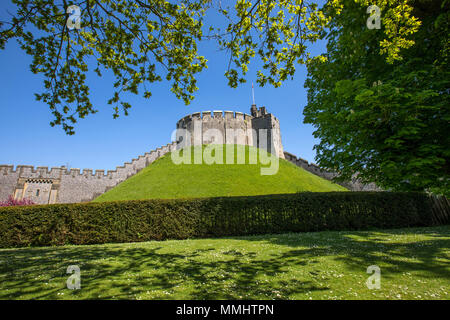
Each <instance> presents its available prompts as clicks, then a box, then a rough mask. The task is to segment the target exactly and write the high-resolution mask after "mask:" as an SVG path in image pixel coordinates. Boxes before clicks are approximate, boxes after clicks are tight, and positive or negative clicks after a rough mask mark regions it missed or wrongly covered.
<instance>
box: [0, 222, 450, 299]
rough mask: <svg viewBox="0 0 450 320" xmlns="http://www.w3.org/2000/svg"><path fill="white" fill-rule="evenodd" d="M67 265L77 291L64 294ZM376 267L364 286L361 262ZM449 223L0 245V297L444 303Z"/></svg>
mask: <svg viewBox="0 0 450 320" xmlns="http://www.w3.org/2000/svg"><path fill="white" fill-rule="evenodd" d="M69 265H78V266H79V267H80V268H81V289H80V290H69V289H67V288H66V280H67V278H68V276H69V274H66V269H67V267H68V266H69ZM370 265H378V266H379V267H380V268H381V289H380V290H369V289H368V288H367V286H366V284H365V283H366V280H367V278H368V277H369V274H367V273H366V270H367V267H368V266H370ZM449 290H450V226H443V227H431V228H415V229H398V230H382V231H370V232H314V233H296V234H294V233H290V234H281V235H264V236H250V237H233V238H222V239H198V240H171V241H163V242H156V241H155V242H144V243H126V244H105V245H92V246H65V247H47V248H23V249H2V250H0V299H31V298H33V299H86V298H87V299H97V298H100V299H449V298H450V291H449Z"/></svg>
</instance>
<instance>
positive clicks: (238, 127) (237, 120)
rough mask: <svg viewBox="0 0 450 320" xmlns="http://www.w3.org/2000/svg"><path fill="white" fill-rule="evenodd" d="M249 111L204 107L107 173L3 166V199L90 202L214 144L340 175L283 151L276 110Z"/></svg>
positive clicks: (351, 185)
mask: <svg viewBox="0 0 450 320" xmlns="http://www.w3.org/2000/svg"><path fill="white" fill-rule="evenodd" d="M250 112H251V114H252V115H249V114H244V113H242V112H233V111H225V112H223V111H213V112H211V111H203V112H196V113H192V114H190V115H187V116H185V117H184V118H182V119H181V120H179V121H178V122H177V134H176V141H175V142H172V143H169V144H167V145H165V146H163V147H161V148H158V149H156V150H153V151H151V152H147V153H145V154H144V155H141V156H139V157H137V158H136V159H132V161H130V162H126V163H124V165H122V166H119V167H117V168H116V169H115V170H110V171H107V172H106V173H105V171H104V170H96V171H95V173H94V171H93V170H92V169H84V170H83V171H81V170H80V169H74V168H72V169H70V170H67V169H66V168H64V167H59V168H51V169H48V167H37V168H34V167H33V166H23V165H19V166H17V168H16V169H15V170H14V166H12V165H0V201H1V200H5V199H7V198H8V197H9V196H10V195H13V196H14V197H15V198H16V199H22V198H24V197H25V198H28V199H31V200H32V201H33V202H35V203H38V204H47V203H76V202H87V201H91V200H93V199H95V198H96V197H98V196H99V195H101V194H103V193H105V192H106V191H108V190H109V189H111V188H113V187H115V186H116V185H117V184H119V183H121V182H122V181H124V180H126V179H128V178H129V177H131V176H133V175H135V174H136V173H138V172H139V171H140V170H142V169H143V168H145V167H147V166H148V165H149V164H151V163H152V162H153V161H155V160H157V159H158V158H160V157H162V156H163V155H165V154H167V153H169V152H171V151H173V150H175V149H177V148H182V147H184V146H188V145H202V144H211V143H216V144H241V145H250V146H254V147H258V148H264V149H266V150H268V151H269V152H272V153H274V154H276V155H277V156H278V157H280V158H284V159H286V160H288V161H290V162H292V163H294V164H295V165H297V166H299V167H302V168H303V169H305V170H307V171H309V172H311V173H313V174H316V175H318V176H320V177H322V178H325V179H328V180H331V179H332V178H333V177H335V176H336V174H335V173H333V172H327V171H324V170H322V169H321V168H320V167H319V166H317V165H316V164H313V163H308V161H306V160H304V159H302V158H297V157H296V156H295V155H293V154H291V153H289V152H284V151H283V145H282V143H281V131H280V123H279V121H278V119H277V118H276V117H275V116H274V115H272V114H270V113H267V111H266V108H265V107H261V108H260V109H257V108H256V105H252V107H251V109H250ZM179 129H185V130H179ZM261 129H266V130H265V131H264V130H263V131H264V132H266V133H267V142H266V143H264V142H263V141H260V139H261V138H262V137H264V136H261V135H260V131H261ZM183 132H184V133H183ZM186 132H188V133H189V134H186ZM180 133H181V134H180ZM340 184H341V185H343V186H344V187H346V188H348V189H350V190H353V191H372V190H380V189H378V188H377V187H376V186H375V184H362V183H360V182H359V181H358V180H357V179H354V180H353V181H350V182H344V183H340Z"/></svg>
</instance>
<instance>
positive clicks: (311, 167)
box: [284, 152, 382, 191]
mask: <svg viewBox="0 0 450 320" xmlns="http://www.w3.org/2000/svg"><path fill="white" fill-rule="evenodd" d="M284 158H285V159H286V160H287V161H289V162H292V163H293V164H295V165H296V166H298V167H301V168H303V169H305V170H307V171H309V172H311V173H314V174H315V175H317V176H319V177H322V178H324V179H327V180H330V181H331V180H332V179H333V178H334V177H336V176H337V173H335V172H330V171H326V170H323V169H321V168H320V167H319V166H318V165H317V164H315V163H309V162H308V161H306V160H305V159H302V158H300V157H298V158H297V157H296V156H295V155H293V154H292V153H289V152H284ZM337 183H338V184H340V185H341V186H343V187H345V188H347V189H349V190H351V191H382V189H380V188H378V187H377V186H376V184H375V183H368V184H364V183H361V182H360V181H359V180H358V179H356V178H354V179H352V181H344V182H337Z"/></svg>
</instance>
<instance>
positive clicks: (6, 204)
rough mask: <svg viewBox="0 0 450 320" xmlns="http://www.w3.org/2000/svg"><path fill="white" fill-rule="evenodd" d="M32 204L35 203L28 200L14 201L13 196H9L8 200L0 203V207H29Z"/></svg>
mask: <svg viewBox="0 0 450 320" xmlns="http://www.w3.org/2000/svg"><path fill="white" fill-rule="evenodd" d="M32 204H35V203H34V202H33V201H32V200H30V199H26V198H25V199H22V200H17V199H14V197H13V196H9V197H8V200H5V201H0V207H12V206H29V205H32Z"/></svg>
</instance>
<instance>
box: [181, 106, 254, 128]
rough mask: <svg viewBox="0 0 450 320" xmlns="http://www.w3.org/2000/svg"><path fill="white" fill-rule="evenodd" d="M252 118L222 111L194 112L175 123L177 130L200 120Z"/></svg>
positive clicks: (234, 112) (237, 112)
mask: <svg viewBox="0 0 450 320" xmlns="http://www.w3.org/2000/svg"><path fill="white" fill-rule="evenodd" d="M253 118H254V117H252V116H251V115H249V114H247V113H242V112H239V111H222V110H214V111H202V112H194V113H191V114H188V115H186V116H184V117H183V118H181V119H180V120H178V122H177V129H178V128H185V127H186V125H187V124H188V123H190V122H192V121H194V120H202V121H203V122H205V121H210V120H222V121H227V120H231V119H238V120H251V119H253Z"/></svg>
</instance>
